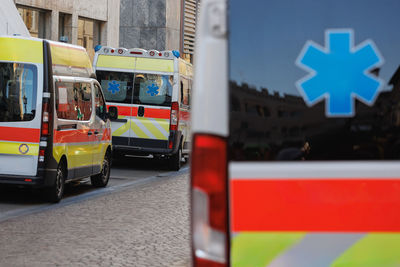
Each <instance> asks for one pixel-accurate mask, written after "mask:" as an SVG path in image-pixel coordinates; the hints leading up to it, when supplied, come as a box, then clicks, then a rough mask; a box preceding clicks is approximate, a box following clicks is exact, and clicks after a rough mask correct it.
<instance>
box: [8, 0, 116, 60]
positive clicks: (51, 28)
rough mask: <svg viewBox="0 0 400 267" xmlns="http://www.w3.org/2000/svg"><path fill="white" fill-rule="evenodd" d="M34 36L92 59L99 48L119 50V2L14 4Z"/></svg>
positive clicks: (26, 0) (25, 0)
mask: <svg viewBox="0 0 400 267" xmlns="http://www.w3.org/2000/svg"><path fill="white" fill-rule="evenodd" d="M14 3H15V5H16V7H17V9H18V12H19V14H20V15H21V17H22V19H23V21H24V22H25V24H26V26H27V28H28V30H29V32H30V34H31V36H33V37H39V38H45V39H50V40H55V41H63V42H67V43H72V44H78V45H81V46H83V47H85V48H86V49H87V50H88V53H89V55H90V56H91V57H92V58H93V55H94V47H95V46H96V45H98V44H100V45H108V46H114V47H117V46H119V10H120V9H119V6H120V0H51V1H48V0H14Z"/></svg>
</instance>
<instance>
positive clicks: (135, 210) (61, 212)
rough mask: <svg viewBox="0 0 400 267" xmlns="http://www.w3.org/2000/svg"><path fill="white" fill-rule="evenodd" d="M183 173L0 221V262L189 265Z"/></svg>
mask: <svg viewBox="0 0 400 267" xmlns="http://www.w3.org/2000/svg"><path fill="white" fill-rule="evenodd" d="M188 190H189V174H188V173H184V174H177V175H175V176H167V177H158V178H157V179H156V180H155V181H152V182H151V183H146V184H142V185H136V186H134V187H130V188H128V189H126V190H124V191H121V192H115V193H113V194H107V195H104V196H99V197H95V198H92V199H89V200H84V201H83V202H79V203H75V204H71V205H68V206H64V207H60V208H56V209H51V210H48V211H44V212H40V213H36V214H31V215H26V216H21V217H18V218H14V219H11V220H7V221H4V222H2V223H0V236H1V238H0V247H1V250H0V266H30V267H31V266H40V267H41V266H190V242H189V192H188Z"/></svg>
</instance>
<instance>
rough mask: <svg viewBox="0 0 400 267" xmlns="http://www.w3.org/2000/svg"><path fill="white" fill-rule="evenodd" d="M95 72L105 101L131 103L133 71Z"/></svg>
mask: <svg viewBox="0 0 400 267" xmlns="http://www.w3.org/2000/svg"><path fill="white" fill-rule="evenodd" d="M96 74H97V80H98V81H99V82H100V85H101V87H102V88H103V93H104V96H105V98H106V101H107V102H115V103H127V104H131V103H132V89H133V86H132V84H133V73H127V72H116V71H97V72H96Z"/></svg>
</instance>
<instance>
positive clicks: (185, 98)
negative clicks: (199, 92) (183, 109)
mask: <svg viewBox="0 0 400 267" xmlns="http://www.w3.org/2000/svg"><path fill="white" fill-rule="evenodd" d="M180 87H181V88H180V89H181V90H180V93H181V104H182V105H186V106H188V105H189V99H190V87H191V84H190V81H189V80H188V79H186V78H181V82H180Z"/></svg>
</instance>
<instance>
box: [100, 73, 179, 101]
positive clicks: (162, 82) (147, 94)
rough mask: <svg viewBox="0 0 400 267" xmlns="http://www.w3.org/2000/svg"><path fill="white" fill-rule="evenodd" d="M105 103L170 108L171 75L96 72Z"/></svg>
mask: <svg viewBox="0 0 400 267" xmlns="http://www.w3.org/2000/svg"><path fill="white" fill-rule="evenodd" d="M96 74H97V79H98V80H99V82H100V84H101V87H102V88H103V92H104V96H105V98H106V101H107V102H113V103H125V104H139V105H158V106H170V105H171V97H172V84H173V76H172V75H160V74H145V73H127V72H116V71H97V72H96Z"/></svg>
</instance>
